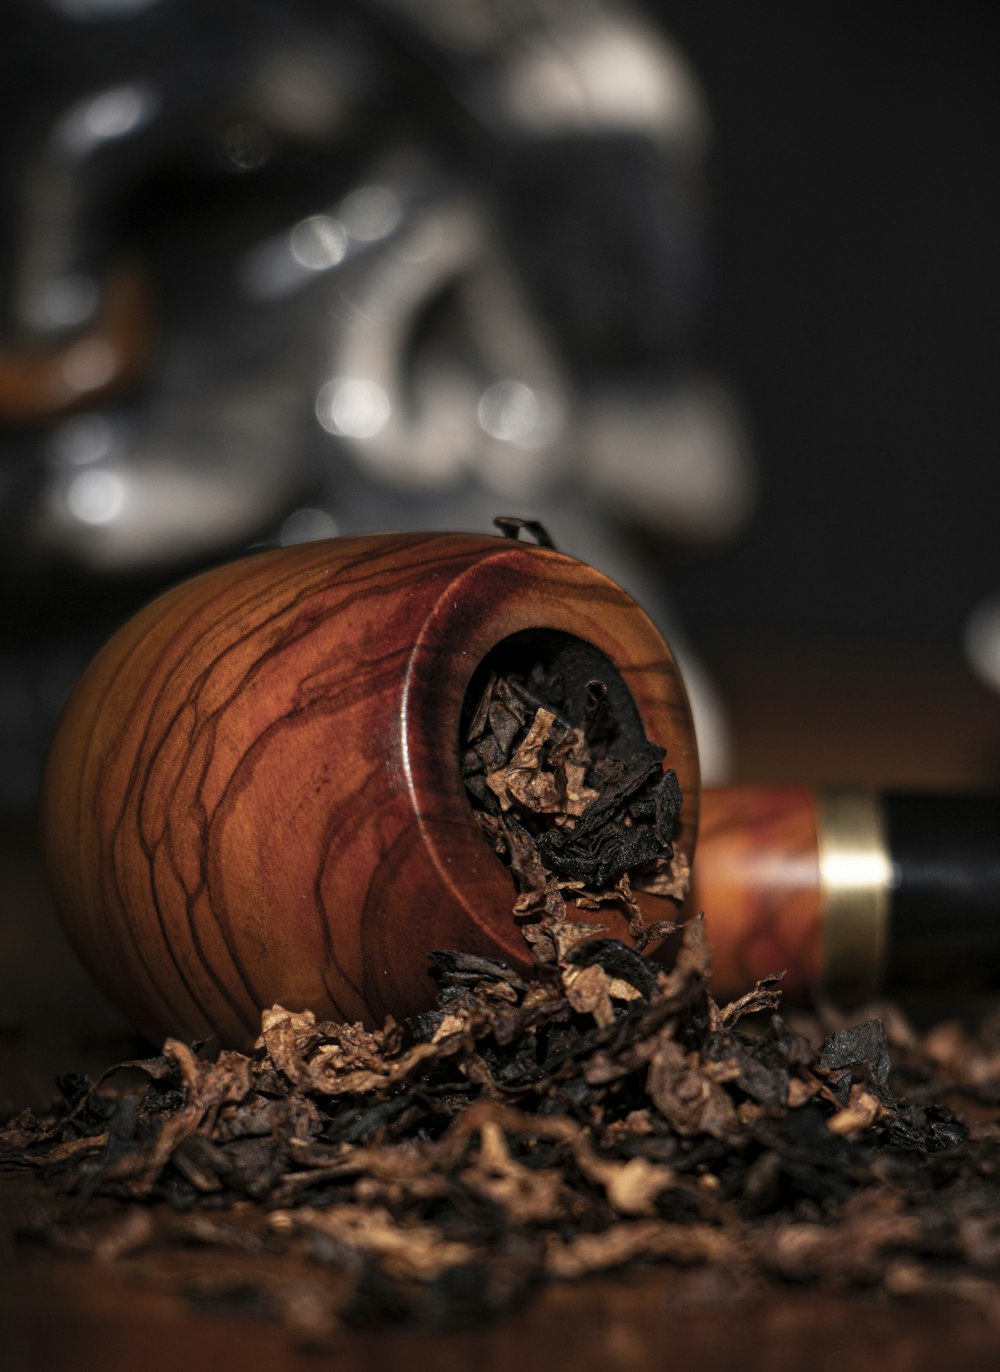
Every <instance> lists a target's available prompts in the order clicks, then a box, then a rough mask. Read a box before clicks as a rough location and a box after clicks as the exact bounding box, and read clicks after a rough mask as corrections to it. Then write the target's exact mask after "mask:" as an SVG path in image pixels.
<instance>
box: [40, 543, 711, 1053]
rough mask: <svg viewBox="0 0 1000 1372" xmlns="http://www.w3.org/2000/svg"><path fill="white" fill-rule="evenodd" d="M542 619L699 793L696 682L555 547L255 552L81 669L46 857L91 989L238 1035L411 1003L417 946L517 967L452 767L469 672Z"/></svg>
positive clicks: (505, 884)
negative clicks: (271, 1017) (266, 1023)
mask: <svg viewBox="0 0 1000 1372" xmlns="http://www.w3.org/2000/svg"><path fill="white" fill-rule="evenodd" d="M531 628H548V629H553V630H559V631H562V632H565V633H569V634H573V635H575V636H577V637H579V638H582V639H584V640H586V641H587V642H589V643H591V644H593V645H594V646H595V647H597V648H599V649H600V650H601V651H602V652H604V653H605V654H606V655H607V656H608V657H610V658H611V660H612V661H613V662H614V663H615V664H616V666H617V668H618V670H619V672H620V673H621V676H622V678H623V680H624V681H625V683H626V685H627V686H628V688H629V690H630V691H631V694H632V696H633V699H634V701H635V703H636V706H637V708H638V710H639V713H640V716H641V719H642V721H643V724H644V726H645V728H646V732H647V734H648V735H649V737H650V738H653V739H656V740H658V741H660V742H662V743H664V744H665V745H666V747H667V748H668V750H669V758H668V760H669V763H670V765H672V766H673V767H674V768H675V769H676V771H677V774H678V777H679V779H680V782H681V785H682V787H683V789H684V791H685V794H686V800H685V805H684V810H683V822H682V824H681V828H680V832H679V835H678V841H679V846H680V847H681V848H682V849H684V850H685V851H688V852H690V851H691V850H692V849H693V840H694V834H695V831H696V825H697V805H698V772H697V755H696V749H695V744H694V737H693V730H692V726H691V720H690V713H689V709H688V704H687V699H686V696H685V692H684V687H683V684H682V682H681V679H680V677H679V674H678V672H677V669H676V667H675V665H674V661H673V658H672V656H671V654H670V652H669V650H668V649H667V647H666V645H665V644H664V642H663V640H662V638H661V637H660V635H659V634H658V633H657V631H656V630H655V629H654V627H653V625H652V624H651V623H650V621H649V619H648V618H647V617H646V615H645V614H644V613H643V612H642V610H640V609H639V607H638V606H637V605H636V604H635V603H634V601H632V600H631V599H630V598H629V597H628V596H626V595H625V593H624V592H623V591H621V590H620V589H619V588H618V587H617V586H615V585H614V584H613V583H612V582H610V581H608V580H607V579H606V578H605V577H603V576H602V575H600V574H599V573H598V572H595V571H594V570H593V569H591V568H589V567H586V566H584V565H583V564H582V563H578V562H576V561H574V560H573V559H571V558H568V557H565V556H563V555H561V554H559V553H555V552H552V551H549V550H545V549H541V548H537V547H535V546H533V545H529V544H520V543H516V542H512V541H511V540H507V539H499V538H490V537H477V536H471V535H399V536H386V537H372V538H359V539H345V540H336V541H332V542H327V543H313V544H308V545H305V546H301V547H297V548H289V549H282V550H278V551H274V552H267V553H262V554H258V555H257V556H254V557H250V558H247V559H244V560H243V561H240V562H236V563H233V564H230V565H227V566H224V567H221V568H219V569H217V570H215V571H212V572H209V573H206V574H204V575H202V576H200V577H197V578H195V579H194V580H192V581H189V582H187V583H185V584H184V585H182V586H180V587H178V588H176V589H175V590H173V591H171V592H169V593H167V594H166V595H165V596H163V597H161V598H160V599H159V600H157V601H155V602H154V603H153V604H152V605H150V606H148V607H147V608H146V609H145V610H144V611H142V612H141V613H140V614H139V615H137V616H136V617H135V618H134V619H133V620H131V621H130V622H129V624H127V625H126V626H125V627H124V628H123V629H122V630H121V631H120V632H119V633H118V635H117V636H116V637H115V638H114V639H113V640H112V641H111V642H110V643H109V644H108V645H107V647H106V648H105V649H104V650H103V651H102V653H101V654H100V655H99V656H98V658H97V659H96V660H95V661H94V663H93V664H92V665H91V667H90V669H89V670H88V672H87V673H86V675H85V676H84V678H83V680H82V682H81V683H80V685H79V687H78V688H77V690H76V692H75V694H74V696H73V698H72V700H71V702H70V704H69V706H68V708H67V711H66V713H65V716H64V718H63V721H62V723H61V725H60V728H59V730H58V733H57V736H56V739H55V742H54V744H53V748H52V752H51V755H50V759H49V763H48V767H47V772H46V779H45V785H44V796H43V807H42V820H43V839H44V844H45V851H46V858H47V865H48V869H49V872H50V874H51V879H52V883H53V889H54V894H55V898H56V902H57V905H58V907H59V909H60V911H61V913H62V916H63V919H64V921H65V923H66V925H67V927H68V929H69V931H70V934H71V937H72V938H73V940H74V942H75V944H76V946H77V948H78V951H79V952H80V954H81V955H82V957H83V959H84V961H85V962H86V963H87V964H88V966H89V967H90V969H91V971H92V972H93V974H94V976H95V977H96V979H97V980H98V982H99V983H100V984H101V985H102V986H103V987H104V989H105V990H106V991H107V992H108V993H109V994H110V995H111V996H112V998H113V999H114V1000H115V1001H116V1002H117V1003H118V1004H119V1006H120V1007H121V1008H123V1009H124V1010H125V1012H126V1013H127V1014H128V1015H129V1017H130V1018H131V1019H132V1020H133V1022H134V1023H135V1024H136V1025H138V1026H139V1027H140V1028H141V1029H143V1030H144V1032H146V1033H147V1034H149V1035H150V1036H151V1037H153V1038H159V1037H161V1036H162V1035H163V1034H165V1033H173V1034H179V1035H183V1036H186V1037H192V1036H199V1035H204V1034H207V1033H212V1032H214V1033H216V1034H218V1035H219V1036H220V1037H221V1039H222V1040H223V1041H224V1042H231V1043H242V1042H246V1041H247V1040H248V1039H250V1038H251V1037H252V1036H253V1035H254V1034H255V1032H256V1028H257V1026H258V1024H259V1011H260V1009H261V1007H263V1006H267V1005H269V1004H271V1003H273V1002H275V1001H278V1002H281V1003H283V1004H285V1005H288V1006H294V1007H295V1008H311V1009H313V1010H315V1011H316V1012H317V1013H319V1014H321V1015H326V1016H337V1017H342V1018H346V1019H364V1020H367V1021H379V1020H381V1019H382V1018H383V1016H384V1015H385V1014H386V1013H389V1012H391V1013H393V1014H394V1015H396V1016H400V1015H405V1014H408V1013H411V1012H413V1011H415V1010H417V1009H420V1008H423V1007H425V1006H426V1005H427V1004H428V1003H429V1002H430V1000H431V999H432V995H433V982H432V981H431V978H430V976H429V974H428V970H427V969H428V963H427V953H428V952H429V951H431V950H432V949H435V948H449V947H461V948H467V949H471V950H473V951H479V952H483V953H487V954H493V955H497V956H502V957H506V958H508V959H510V960H512V961H514V962H515V963H517V962H520V963H523V961H524V957H523V952H522V943H521V940H520V935H519V934H518V932H517V930H516V929H515V926H514V923H513V920H512V918H511V903H512V896H513V887H512V883H511V879H510V876H509V874H508V872H507V871H506V869H505V868H504V867H503V865H502V864H501V862H500V860H499V859H498V858H497V857H496V856H495V855H494V854H493V853H492V852H491V851H490V850H489V848H488V847H487V845H486V844H485V843H484V842H483V839H482V837H481V835H480V832H479V830H478V827H477V825H476V823H475V821H474V819H473V817H472V813H471V810H470V809H469V806H468V803H467V801H466V798H465V793H464V789H463V785H462V781H461V778H460V774H459V766H458V745H459V716H460V711H461V707H462V701H463V698H464V695H465V691H466V688H467V685H468V683H469V680H470V677H471V676H472V673H473V671H474V670H475V668H476V667H477V666H478V664H479V663H480V662H481V661H482V659H483V658H484V656H485V655H486V654H487V653H488V652H489V651H490V650H491V649H492V648H493V647H494V646H495V645H496V644H497V643H498V642H500V641H502V640H503V639H505V638H507V637H508V636H509V635H511V634H514V633H518V632H520V631H522V630H525V629H531Z"/></svg>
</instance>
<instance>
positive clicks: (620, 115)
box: [0, 0, 753, 776]
mask: <svg viewBox="0 0 1000 1372" xmlns="http://www.w3.org/2000/svg"><path fill="white" fill-rule="evenodd" d="M15 8H16V9H17V10H18V11H19V23H18V24H17V25H16V28H15V29H14V30H12V31H16V32H17V34H18V38H17V40H16V41H14V42H11V43H9V44H8V45H7V48H6V52H5V54H4V55H2V56H0V67H2V68H3V70H0V78H3V79H2V80H0V91H2V92H3V94H2V95H0V106H6V113H7V115H8V118H7V120H6V127H7V128H8V129H9V130H11V131H12V134H11V136H10V138H9V140H8V142H7V145H6V146H5V149H4V152H3V154H2V155H0V179H2V181H3V184H4V185H5V188H6V203H7V204H8V205H9V206H10V211H9V213H8V214H7V216H6V217H5V220H4V223H3V224H2V225H0V463H2V467H0V534H2V535H3V538H2V542H3V546H4V548H5V557H6V560H7V566H8V568H9V569H10V571H11V574H12V576H13V578H14V580H15V581H16V582H17V584H18V585H19V588H20V590H21V598H22V604H23V603H24V600H25V599H27V600H30V598H31V597H32V596H34V595H35V594H36V593H37V588H38V586H39V585H41V584H46V585H47V586H48V592H47V594H48V600H47V601H46V602H45V604H46V607H47V613H49V614H52V613H53V610H54V607H55V606H57V605H58V604H59V603H60V600H61V598H62V597H61V592H60V590H59V586H60V584H61V581H60V579H61V578H65V577H66V576H67V573H70V574H72V575H81V574H82V575H83V576H85V577H89V578H91V579H92V582H93V593H92V597H93V601H94V604H95V606H97V607H100V605H101V602H102V599H103V598H104V597H105V595H106V592H107V587H108V586H109V585H110V584H112V583H114V584H116V585H124V584H127V583H128V582H130V581H134V582H136V583H137V584H138V582H139V580H140V579H142V580H143V584H144V585H146V584H148V582H149V579H150V578H153V579H154V580H155V579H156V578H166V577H167V576H171V575H175V574H176V573H177V572H178V571H179V570H182V569H184V568H186V567H191V566H195V565H199V564H202V563H204V562H205V561H207V560H212V559H215V558H218V557H220V556H223V555H226V554H227V553H229V552H232V551H235V550H237V549H239V548H242V547H245V546H246V545H247V544H248V543H251V542H253V541H255V540H256V541H261V540H264V541H275V540H279V539H280V540H286V539H287V540H291V541H293V540H294V539H296V538H301V537H309V536H311V533H310V531H317V530H323V529H327V530H328V529H336V530H338V531H340V532H343V533H355V532H365V531H370V530H374V529H384V528H387V527H395V528H400V529H407V528H415V527H420V526H425V527H426V526H432V525H433V526H436V527H443V528H458V527H466V528H476V527H481V528H488V527H490V522H491V520H492V517H493V515H494V514H496V513H497V511H498V509H501V508H513V507H514V506H516V507H517V508H518V509H519V510H524V511H525V512H527V513H530V514H532V515H535V516H538V517H540V518H542V519H544V520H546V521H548V522H549V524H550V525H551V526H552V527H553V529H554V530H555V531H556V533H557V535H558V537H559V542H560V545H561V546H562V547H564V548H565V549H566V550H567V551H569V552H572V553H574V554H576V555H577V556H579V557H581V558H584V559H585V560H588V561H590V562H592V563H594V564H595V565H596V566H598V567H600V568H601V569H602V570H605V571H606V572H608V573H609V574H610V575H612V576H614V577H615V578H616V579H617V580H619V581H620V582H622V584H623V585H625V587H626V588H627V589H628V590H630V591H631V592H632V594H633V595H636V596H638V597H639V598H640V599H641V600H643V602H644V603H645V604H646V605H647V607H648V608H649V610H650V612H651V613H652V614H653V616H654V618H657V619H659V620H660V622H661V624H662V625H663V627H664V628H665V629H666V631H667V632H668V633H669V634H670V636H671V638H672V639H676V638H677V632H676V626H675V625H674V624H673V623H672V616H671V613H670V606H669V601H668V599H667V597H666V596H665V594H664V591H663V587H662V578H661V577H660V576H659V575H658V571H657V568H656V567H655V565H650V563H649V561H648V552H647V554H646V557H645V558H643V556H641V555H639V554H638V553H637V551H636V540H635V530H636V529H637V528H638V529H640V530H642V531H644V532H645V533H646V534H651V535H654V536H655V537H656V538H660V539H662V540H664V541H666V542H668V543H669V544H671V545H672V546H676V545H682V544H683V545H686V546H697V545H699V544H706V545H709V544H711V543H713V542H717V541H718V540H719V539H721V538H725V537H728V536H729V535H730V534H731V532H732V531H733V530H734V529H736V528H737V527H738V526H739V524H740V522H741V521H742V519H743V518H744V517H745V515H746V513H747V510H748V508H749V505H750V503H751V500H752V496H753V481H752V467H751V464H750V462H749V458H748V454H747V448H746V443H745V440H744V436H743V427H742V424H741V422H740V419H739V416H738V414H737V413H736V410H735V407H734V405H733V402H732V399H731V398H730V397H729V395H728V393H727V392H726V391H725V389H724V388H723V387H722V385H721V384H720V383H719V382H718V381H717V380H715V379H714V378H713V377H712V376H711V374H710V373H708V372H707V371H706V369H705V366H704V363H703V361H702V360H701V359H700V357H699V356H698V348H697V343H696V338H697V330H698V324H699V320H700V318H701V317H702V314H703V311H704V307H705V299H706V291H707V275H708V273H707V268H706V264H705V250H704V232H703V228H702V217H703V204H702V194H703V180H704V175H703V174H704V155H705V148H706V143H707V139H708V132H709V118H708V112H707V110H706V107H705V102H704V100H703V98H702V95H701V92H700V88H699V85H698V82H697V79H696V77H695V76H694V74H693V73H692V71H691V70H690V68H689V66H688V64H687V63H686V62H685V61H684V59H683V57H682V56H681V55H680V54H679V53H678V52H677V50H676V49H675V48H674V47H673V45H672V44H671V43H670V41H669V40H668V38H667V37H666V36H665V35H663V34H662V33H661V32H660V31H659V30H658V29H657V28H655V27H654V26H653V25H652V24H651V23H650V22H649V21H648V20H647V19H645V18H644V17H643V16H642V15H641V13H640V12H639V11H637V10H635V9H632V8H630V7H628V6H627V5H625V4H618V3H612V2H611V0H608V3H601V2H600V0H533V3H527V4H519V5H516V6H496V5H492V4H487V3H485V0H420V3H418V2H417V0H367V3H365V2H364V0H357V3H350V4H344V5H341V6H336V7H333V6H327V5H323V4H320V3H318V2H317V3H313V0H296V2H295V3H292V4H281V3H278V0H274V2H273V3H261V4H255V5H254V6H252V7H248V6H243V5H240V4H238V3H235V0H159V3H155V2H154V0H48V3H46V4H39V3H36V4H28V3H15ZM7 68H9V70H7ZM125 262H128V263H130V264H132V263H136V264H138V265H137V266H136V267H134V268H133V267H132V266H130V267H129V268H128V270H129V271H130V272H132V273H133V274H132V275H130V276H128V277H126V276H124V275H123V271H124V268H122V267H121V265H120V264H122V263H125ZM654 541H655V540H654ZM648 546H649V540H647V541H646V547H647V549H648ZM53 587H54V588H55V589H53ZM35 627H37V626H35ZM67 632H70V633H79V632H80V631H79V629H78V628H77V627H76V626H75V625H74V626H73V628H72V629H67V628H66V627H65V626H63V625H62V624H61V623H59V622H58V620H56V621H54V622H53V629H52V633H53V643H54V644H59V645H60V646H59V652H62V639H63V638H64V636H65V634H66V633H67ZM681 637H683V636H681ZM87 646H88V647H89V646H90V645H89V644H88V645H87ZM54 651H55V649H54ZM681 651H682V655H685V656H687V661H686V662H685V667H686V670H687V671H688V673H689V675H692V676H693V677H694V679H695V680H697V679H698V677H699V669H698V666H697V663H696V662H695V661H693V659H692V658H691V656H690V655H686V654H684V650H683V647H682V649H681ZM60 660H62V659H60ZM32 689H34V688H32ZM36 693H37V692H36ZM694 695H695V712H696V718H698V719H699V724H700V728H701V733H702V741H703V747H704V751H705V757H706V762H707V764H708V766H707V771H708V774H709V776H712V775H714V774H716V772H717V770H718V769H717V762H716V761H715V759H717V758H720V757H721V756H722V753H723V751H724V749H723V744H722V731H721V724H720V723H719V722H718V720H716V722H715V723H714V724H713V723H712V722H711V719H712V715H713V706H712V697H711V691H710V688H707V687H706V688H704V689H702V688H698V689H696V690H695V692H694ZM716 714H717V712H716ZM713 740H714V741H713Z"/></svg>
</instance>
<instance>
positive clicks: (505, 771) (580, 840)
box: [462, 666, 687, 961]
mask: <svg viewBox="0 0 1000 1372" xmlns="http://www.w3.org/2000/svg"><path fill="white" fill-rule="evenodd" d="M567 714H568V705H567V701H566V699H565V696H564V684H563V681H562V679H561V678H560V677H559V676H558V675H557V674H549V673H547V672H546V671H545V670H544V669H543V668H541V667H540V666H536V667H535V668H534V669H533V670H532V671H530V672H529V673H528V674H527V676H526V677H525V676H519V675H515V674H509V675H503V676H498V675H497V673H495V672H491V673H490V675H489V678H488V680H487V682H486V685H485V689H484V690H483V694H482V696H481V698H480V700H479V702H478V704H477V705H476V708H475V711H474V713H473V715H472V719H471V722H470V724H469V727H468V730H467V734H466V738H465V740H464V744H463V751H462V773H463V776H464V778H465V784H466V788H467V790H468V793H469V797H470V799H471V801H472V804H473V807H474V809H475V810H476V814H477V818H478V819H479V822H480V825H481V827H482V829H483V833H484V835H485V836H486V838H487V841H488V842H489V844H490V846H491V847H492V848H493V849H494V851H495V852H497V853H498V854H499V855H500V856H501V857H502V858H503V859H504V860H505V861H506V862H507V864H508V865H509V867H510V869H511V872H512V873H513V876H514V879H515V882H516V883H517V886H518V889H519V891H520V892H521V895H520V898H519V900H518V901H517V903H516V905H515V907H514V911H515V914H516V915H518V916H522V917H525V918H527V919H529V920H530V919H532V918H535V919H538V920H540V921H541V922H542V923H543V924H544V922H545V921H546V920H549V921H551V920H555V921H557V922H558V921H560V920H561V919H564V918H565V914H566V898H567V896H568V897H569V898H570V899H571V900H572V901H573V902H575V903H576V904H577V905H579V906H582V907H584V908H595V907H596V906H599V905H604V904H608V905H612V906H614V905H617V906H621V907H624V909H625V912H626V914H627V916H628V928H629V932H630V933H631V934H632V935H633V936H641V935H642V933H643V922H642V918H641V915H640V912H639V908H638V905H637V903H636V901H635V899H634V895H633V891H634V889H635V888H638V889H647V890H653V891H657V892H658V893H660V894H665V895H674V896H680V895H683V893H684V884H685V879H686V871H687V867H686V861H685V860H684V859H683V857H682V856H681V855H679V854H678V855H677V856H676V858H675V853H674V846H673V836H674V827H675V824H676V822H677V816H678V813H679V811H680V807H681V804H682V801H683V796H682V794H681V788H680V785H679V783H678V781H677V776H676V773H675V772H674V771H673V770H672V769H668V770H666V771H664V768H663V759H664V757H665V756H666V752H665V750H664V749H663V748H661V747H659V746H658V745H657V744H654V743H646V744H645V745H644V746H642V747H639V748H637V749H634V750H633V751H631V752H630V753H629V755H627V756H624V757H623V756H621V755H620V753H619V752H616V751H615V749H616V745H617V744H618V740H619V735H620V732H621V731H620V729H619V726H618V722H617V721H616V719H615V717H614V712H613V709H612V706H611V702H610V699H609V695H608V690H607V687H606V686H605V685H604V683H603V682H601V681H599V680H596V679H595V680H591V681H589V682H587V683H586V687H585V691H584V704H583V711H582V718H580V719H579V720H578V721H577V722H573V721H572V720H570V719H569V718H568V717H567ZM671 929H672V926H671V925H669V924H665V925H664V926H663V927H662V928H661V929H659V930H657V931H655V936H656V937H660V938H662V937H663V936H664V935H665V934H667V933H669V932H671ZM563 932H566V931H563ZM651 934H652V931H648V932H647V933H646V937H645V940H644V944H645V943H648V942H649V941H650V937H651ZM526 936H527V937H528V939H529V942H531V943H532V947H533V951H534V953H535V956H536V958H537V959H538V960H539V961H549V960H551V958H552V957H553V956H554V954H555V952H556V951H558V950H557V949H556V948H555V945H554V944H553V940H552V937H551V936H550V934H549V933H548V932H547V931H543V932H542V933H541V935H540V937H538V938H534V937H533V936H532V933H531V931H530V930H526Z"/></svg>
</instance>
